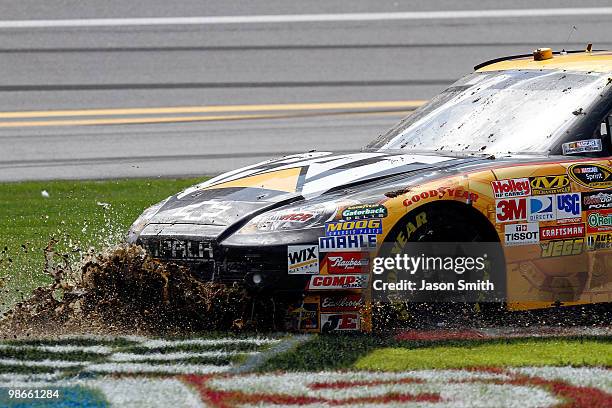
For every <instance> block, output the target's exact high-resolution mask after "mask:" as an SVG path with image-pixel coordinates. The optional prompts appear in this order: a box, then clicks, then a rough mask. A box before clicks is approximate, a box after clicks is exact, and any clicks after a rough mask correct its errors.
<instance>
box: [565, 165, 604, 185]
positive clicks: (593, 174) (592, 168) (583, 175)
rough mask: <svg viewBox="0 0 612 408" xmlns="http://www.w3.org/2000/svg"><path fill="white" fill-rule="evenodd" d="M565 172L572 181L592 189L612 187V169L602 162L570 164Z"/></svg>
mask: <svg viewBox="0 0 612 408" xmlns="http://www.w3.org/2000/svg"><path fill="white" fill-rule="evenodd" d="M567 172H568V174H569V176H570V177H571V178H572V180H573V181H574V182H576V183H577V184H579V185H581V186H583V187H586V188H590V189H593V190H605V189H609V188H612V169H611V168H609V167H608V166H604V165H603V164H596V163H589V164H572V165H571V166H569V167H568V169H567Z"/></svg>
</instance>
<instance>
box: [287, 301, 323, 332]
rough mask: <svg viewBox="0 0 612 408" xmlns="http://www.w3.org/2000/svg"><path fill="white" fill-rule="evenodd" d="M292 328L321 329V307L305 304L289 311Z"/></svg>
mask: <svg viewBox="0 0 612 408" xmlns="http://www.w3.org/2000/svg"><path fill="white" fill-rule="evenodd" d="M287 317H288V320H289V324H290V326H291V327H292V328H293V329H295V330H300V329H302V330H316V329H318V328H319V305H318V304H317V303H312V302H305V303H303V304H301V303H300V304H298V305H296V306H295V307H292V308H291V309H289V311H288V316H287Z"/></svg>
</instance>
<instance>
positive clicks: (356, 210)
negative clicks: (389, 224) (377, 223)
mask: <svg viewBox="0 0 612 408" xmlns="http://www.w3.org/2000/svg"><path fill="white" fill-rule="evenodd" d="M388 214H389V213H388V211H387V207H385V206H384V205H382V204H363V205H352V206H350V207H347V208H345V209H344V210H342V219H343V220H362V219H366V218H385V217H386V216H387V215H388Z"/></svg>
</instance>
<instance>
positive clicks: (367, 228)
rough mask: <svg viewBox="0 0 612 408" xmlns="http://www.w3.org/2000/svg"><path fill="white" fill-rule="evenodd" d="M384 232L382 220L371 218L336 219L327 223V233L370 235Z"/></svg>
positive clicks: (332, 234)
mask: <svg viewBox="0 0 612 408" xmlns="http://www.w3.org/2000/svg"><path fill="white" fill-rule="evenodd" d="M368 234H382V220H381V219H380V218H371V219H365V220H355V221H336V222H328V223H327V224H325V235H327V236H338V235H368Z"/></svg>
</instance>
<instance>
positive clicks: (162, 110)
mask: <svg viewBox="0 0 612 408" xmlns="http://www.w3.org/2000/svg"><path fill="white" fill-rule="evenodd" d="M425 102H426V101H424V100H408V101H369V102H323V103H288V104H265V105H217V106H176V107H158V108H120V109H75V110H47V111H23V112H0V119H27V118H30V119H31V118H53V117H70V116H73V117H74V116H114V115H118V116H121V115H160V114H181V113H225V112H261V111H308V110H340V109H345V110H350V109H391V108H394V109H398V108H406V109H415V108H418V107H419V106H421V105H422V104H423V103H425ZM24 123H25V122H24ZM126 123H130V122H126Z"/></svg>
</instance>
